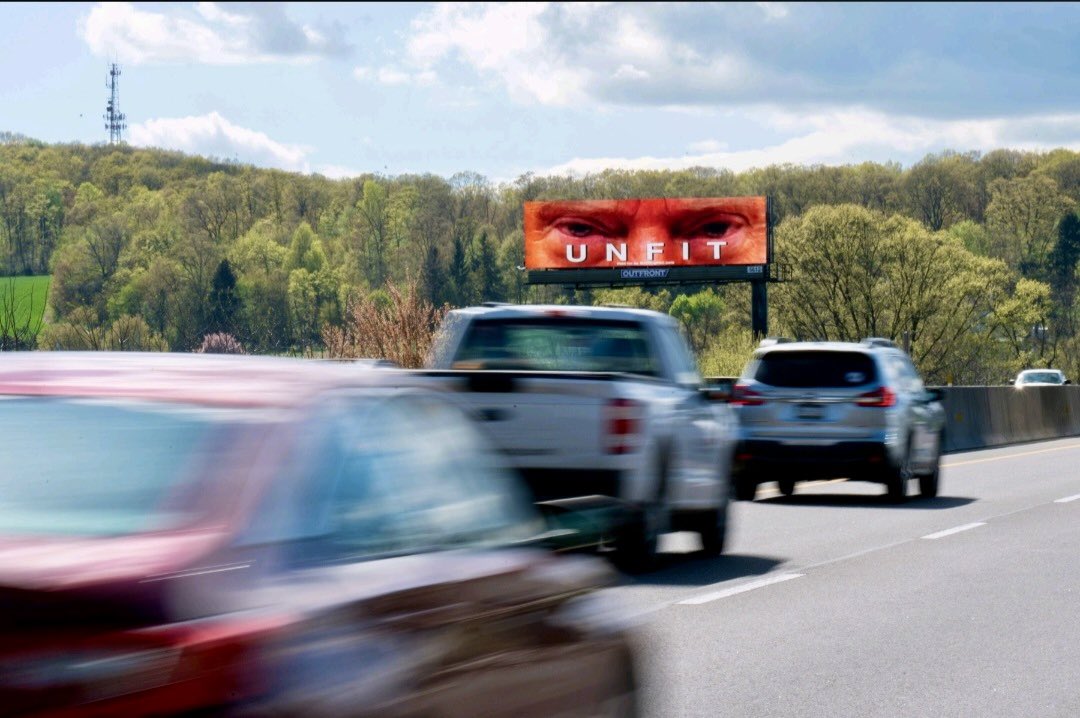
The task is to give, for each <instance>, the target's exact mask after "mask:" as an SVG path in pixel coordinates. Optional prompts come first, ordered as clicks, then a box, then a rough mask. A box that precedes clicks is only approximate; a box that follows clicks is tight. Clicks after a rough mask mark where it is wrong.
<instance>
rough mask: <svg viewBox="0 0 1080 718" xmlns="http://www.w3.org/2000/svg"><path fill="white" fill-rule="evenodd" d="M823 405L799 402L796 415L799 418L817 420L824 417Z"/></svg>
mask: <svg viewBox="0 0 1080 718" xmlns="http://www.w3.org/2000/svg"><path fill="white" fill-rule="evenodd" d="M824 416H825V407H823V406H822V405H821V404H799V410H798V417H799V418H800V419H812V420H817V419H821V418H824Z"/></svg>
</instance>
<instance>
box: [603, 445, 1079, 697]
mask: <svg viewBox="0 0 1080 718" xmlns="http://www.w3.org/2000/svg"><path fill="white" fill-rule="evenodd" d="M943 463H944V467H945V468H944V470H943V474H942V492H941V496H940V497H939V498H937V499H933V500H926V499H919V498H916V499H913V500H911V501H909V502H908V503H907V504H904V505H900V506H897V505H892V504H889V503H887V502H886V501H885V499H884V496H883V492H884V489H883V487H881V486H879V485H875V484H862V483H854V482H852V483H848V482H826V483H816V484H812V485H805V486H804V485H800V486H799V488H798V489H797V492H796V495H795V496H794V497H791V498H783V497H780V496H777V495H775V491H773V492H771V494H772V495H770V492H768V491H765V490H764V489H766V487H762V489H763V490H762V491H761V492H760V493H759V496H760V497H762V498H760V499H759V500H758V501H756V502H754V503H752V504H751V503H745V502H739V503H735V504H733V505H732V509H733V511H732V520H733V525H732V532H731V534H730V544H729V551H728V555H726V556H724V557H721V558H719V559H704V558H700V557H698V556H696V555H695V554H694V552H693V551H694V549H695V548H696V537H693V536H692V535H689V534H676V535H672V536H668V537H665V544H664V546H665V548H666V549H667V550H668V551H669V553H668V554H667V555H666V556H665V565H664V567H663V568H661V569H660V570H659V571H656V572H654V573H652V574H650V575H648V576H643V577H638V578H633V579H631V578H627V579H626V580H625V581H624V585H622V586H619V587H618V588H615V589H612V591H611V593H612V595H613V596H614V597H615V598H616V599H617V600H619V601H620V602H621V603H622V604H623V605H624V606H625V607H626V608H627V610H628V611H630V612H631V613H633V614H634V615H636V616H637V621H638V622H639V629H638V634H639V639H640V640H641V645H642V668H643V683H644V685H643V699H644V705H645V707H646V709H647V710H648V712H649V714H651V715H657V716H676V715H678V716H683V715H685V716H713V715H736V716H780V715H783V716H837V715H853V716H856V715H857V716H870V715H873V716H946V715H956V716H971V715H980V716H983V715H986V716H1032V715H1039V716H1077V715H1080V682H1078V681H1077V680H1076V677H1077V676H1080V620H1078V619H1077V616H1076V615H1075V613H1076V612H1077V611H1076V609H1077V606H1078V605H1080V602H1078V600H1077V599H1078V598H1080V560H1078V558H1077V556H1078V552H1077V546H1078V545H1080V498H1078V497H1080V440H1078V439H1064V440H1059V441H1052V442H1040V443H1034V444H1025V445H1019V446H1013V447H1005V448H998V449H992V450H984V451H978V452H967V453H963V454H954V455H951V456H948V457H945V459H944V462H943ZM913 488H914V486H913Z"/></svg>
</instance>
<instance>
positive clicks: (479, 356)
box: [453, 317, 660, 376]
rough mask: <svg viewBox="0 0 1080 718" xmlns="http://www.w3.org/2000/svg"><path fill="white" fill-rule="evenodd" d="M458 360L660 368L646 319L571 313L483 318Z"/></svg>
mask: <svg viewBox="0 0 1080 718" xmlns="http://www.w3.org/2000/svg"><path fill="white" fill-rule="evenodd" d="M453 366H454V368H455V369H514V370H523V371H595V372H620V373H625V374H639V375H642V376H657V375H658V374H659V373H660V372H659V367H658V366H657V363H656V359H655V355H654V353H653V352H651V351H650V350H649V340H648V335H647V334H646V331H645V328H644V327H643V326H642V325H640V324H638V323H636V322H616V321H610V320H609V321H595V320H583V319H574V318H570V317H567V318H564V319H553V318H551V317H542V318H538V319H488V320H478V321H476V322H474V323H473V324H472V326H471V327H469V330H468V333H467V334H466V335H465V338H464V340H463V342H462V344H461V349H460V350H459V351H458V355H457V356H456V357H455V358H454V364H453Z"/></svg>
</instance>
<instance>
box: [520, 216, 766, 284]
mask: <svg viewBox="0 0 1080 718" xmlns="http://www.w3.org/2000/svg"><path fill="white" fill-rule="evenodd" d="M768 216H769V207H768V200H767V198H765V197H695V198H679V199H626V200H573V201H555V202H526V203H525V266H526V267H527V268H528V269H530V270H550V269H555V270H567V269H609V270H610V269H622V268H632V267H671V268H677V267H732V268H734V267H743V268H745V269H746V270H750V267H755V268H757V267H761V266H762V265H766V264H768V263H769V262H770V261H771V260H772V257H771V256H770V255H771V246H770V244H771V243H770V241H769V227H768V224H769V222H768ZM750 273H751V274H752V272H750ZM740 274H741V272H740Z"/></svg>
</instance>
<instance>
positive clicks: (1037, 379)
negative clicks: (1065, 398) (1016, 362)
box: [1020, 371, 1062, 384]
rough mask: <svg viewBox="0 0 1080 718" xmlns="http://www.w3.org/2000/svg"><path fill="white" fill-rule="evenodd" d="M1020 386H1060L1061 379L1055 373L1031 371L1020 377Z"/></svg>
mask: <svg viewBox="0 0 1080 718" xmlns="http://www.w3.org/2000/svg"><path fill="white" fill-rule="evenodd" d="M1020 382H1021V383H1022V384H1060V383H1061V382H1062V377H1061V375H1060V374H1058V373H1057V372H1056V371H1033V372H1027V373H1024V374H1021V375H1020Z"/></svg>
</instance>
